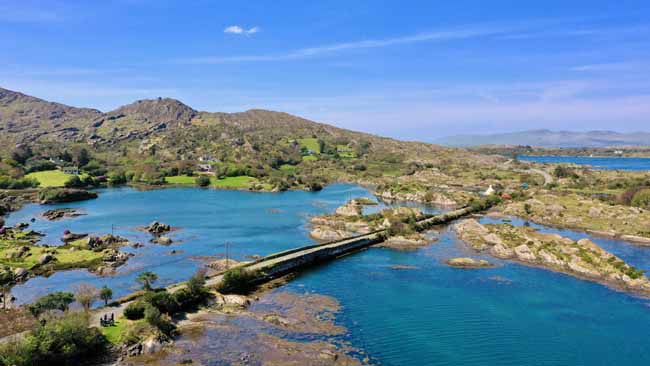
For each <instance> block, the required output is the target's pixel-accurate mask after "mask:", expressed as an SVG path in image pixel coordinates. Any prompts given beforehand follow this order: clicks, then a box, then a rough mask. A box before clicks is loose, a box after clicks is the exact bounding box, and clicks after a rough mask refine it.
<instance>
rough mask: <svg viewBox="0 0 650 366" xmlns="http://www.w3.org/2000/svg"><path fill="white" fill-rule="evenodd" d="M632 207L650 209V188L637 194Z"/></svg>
mask: <svg viewBox="0 0 650 366" xmlns="http://www.w3.org/2000/svg"><path fill="white" fill-rule="evenodd" d="M632 206H636V207H641V208H648V209H650V188H646V189H643V190H640V191H639V192H637V193H636V194H635V195H634V198H632Z"/></svg>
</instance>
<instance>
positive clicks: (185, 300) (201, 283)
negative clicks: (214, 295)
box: [174, 271, 210, 310]
mask: <svg viewBox="0 0 650 366" xmlns="http://www.w3.org/2000/svg"><path fill="white" fill-rule="evenodd" d="M209 296H210V292H209V291H208V289H207V288H206V287H205V272H204V271H198V272H197V273H196V274H195V275H194V276H192V278H190V279H189V280H188V281H187V286H186V287H185V288H182V289H180V290H178V291H176V292H175V293H174V299H175V301H176V303H177V304H178V307H179V308H180V309H181V310H190V309H194V308H196V307H197V306H198V305H201V304H203V303H205V301H206V300H207V299H208V297H209Z"/></svg>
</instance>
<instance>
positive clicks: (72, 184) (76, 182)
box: [63, 175, 84, 188]
mask: <svg viewBox="0 0 650 366" xmlns="http://www.w3.org/2000/svg"><path fill="white" fill-rule="evenodd" d="M63 186H64V187H66V188H81V187H83V186H84V183H83V182H82V181H81V179H80V178H79V176H77V175H73V176H71V177H70V178H68V179H67V180H66V181H65V183H64V184H63Z"/></svg>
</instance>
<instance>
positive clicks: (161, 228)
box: [144, 221, 172, 235]
mask: <svg viewBox="0 0 650 366" xmlns="http://www.w3.org/2000/svg"><path fill="white" fill-rule="evenodd" d="M144 229H145V230H146V231H147V232H148V233H150V234H152V235H162V234H164V233H167V232H169V231H171V229H172V228H171V226H169V225H168V224H163V223H161V222H158V221H154V222H152V223H151V224H149V225H147V226H145V228H144Z"/></svg>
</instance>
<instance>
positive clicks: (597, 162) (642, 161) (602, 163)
mask: <svg viewBox="0 0 650 366" xmlns="http://www.w3.org/2000/svg"><path fill="white" fill-rule="evenodd" d="M517 158H518V159H519V160H524V161H534V162H537V163H554V164H557V163H571V164H578V165H589V166H592V167H594V169H606V170H630V171H645V170H650V158H624V157H620V158H616V157H604V158H599V157H594V158H590V157H587V156H527V155H521V156H519V157H517Z"/></svg>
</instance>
